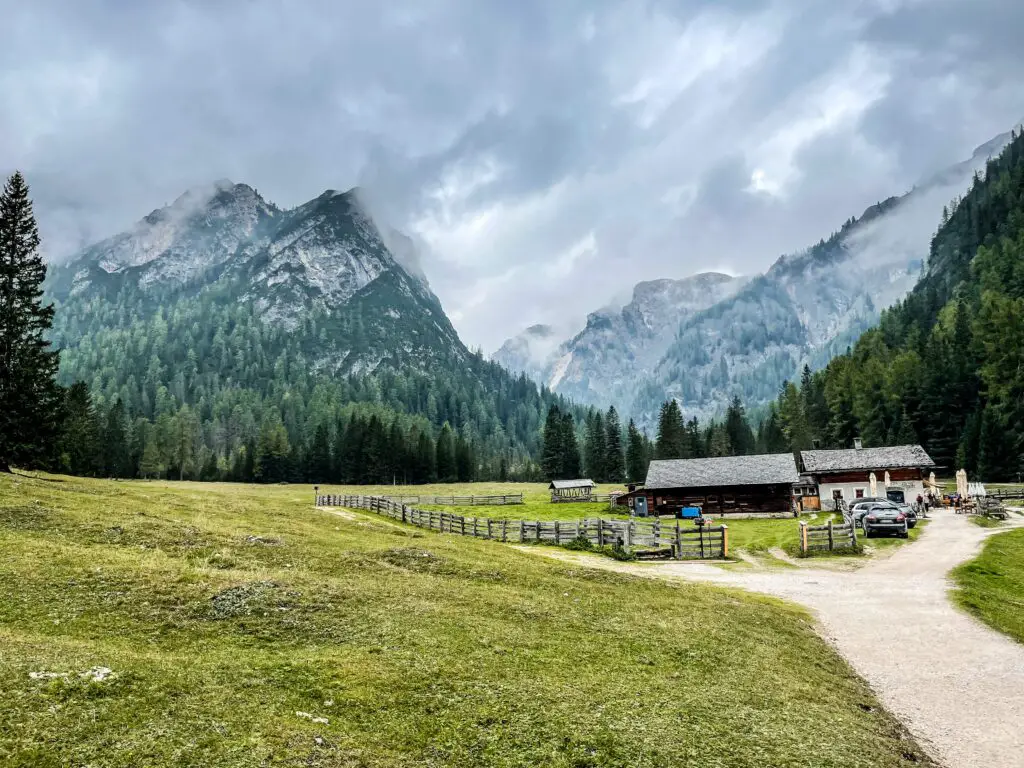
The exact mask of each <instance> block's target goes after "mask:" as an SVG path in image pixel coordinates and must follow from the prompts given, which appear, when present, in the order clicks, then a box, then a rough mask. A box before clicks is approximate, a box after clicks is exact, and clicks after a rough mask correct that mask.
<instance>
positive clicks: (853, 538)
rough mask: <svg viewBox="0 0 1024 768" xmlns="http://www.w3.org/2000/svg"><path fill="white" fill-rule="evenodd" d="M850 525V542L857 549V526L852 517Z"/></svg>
mask: <svg viewBox="0 0 1024 768" xmlns="http://www.w3.org/2000/svg"><path fill="white" fill-rule="evenodd" d="M849 526H850V544H852V545H853V548H854V549H856V548H857V526H856V525H854V523H853V520H852V519H851V520H850V522H849Z"/></svg>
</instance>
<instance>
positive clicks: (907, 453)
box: [800, 440, 935, 510]
mask: <svg viewBox="0 0 1024 768" xmlns="http://www.w3.org/2000/svg"><path fill="white" fill-rule="evenodd" d="M800 462H801V464H802V465H803V466H802V467H801V469H802V470H803V471H804V472H805V473H806V474H807V475H809V476H810V477H812V478H813V479H814V482H815V483H816V484H817V486H818V495H819V497H820V499H821V507H822V509H829V510H833V509H836V506H837V502H838V501H839V500H840V499H841V500H843V501H845V502H846V503H847V504H849V503H850V502H852V501H855V500H856V499H862V498H866V497H870V496H872V493H871V475H872V474H874V476H875V494H874V495H876V496H879V497H886V498H889V499H891V500H892V501H897V502H906V503H908V504H912V503H913V502H914V500H915V499H917V497H918V495H924V492H925V488H924V479H925V475H926V474H927V472H928V471H930V470H932V469H934V468H935V462H934V461H932V459H931V456H929V455H928V454H927V453H926V452H925V450H924V448H922V447H921V446H920V445H896V446H890V447H888V448H862V447H860V441H859V440H857V441H855V444H854V447H853V448H844V449H840V450H827V451H801V452H800Z"/></svg>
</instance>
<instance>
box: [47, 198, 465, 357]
mask: <svg viewBox="0 0 1024 768" xmlns="http://www.w3.org/2000/svg"><path fill="white" fill-rule="evenodd" d="M385 232H386V234H382V233H381V230H380V229H378V227H377V225H376V224H375V223H374V221H373V220H372V219H371V218H370V216H369V215H368V214H367V213H366V211H365V209H364V207H363V206H362V205H361V203H360V200H359V193H358V190H350V191H348V192H336V191H334V190H327V191H326V192H324V193H323V194H321V195H320V196H318V197H316V198H314V199H313V200H310V201H309V202H307V203H304V204H302V205H300V206H298V207H297V208H294V209H291V210H281V209H280V208H278V207H277V206H275V205H273V204H272V203H269V202H267V201H265V200H264V199H263V198H262V197H260V195H259V194H258V193H257V192H256V191H255V190H254V189H253V188H252V187H249V186H247V185H245V184H234V183H232V182H230V181H226V180H222V181H218V182H216V183H215V184H214V185H212V186H210V187H206V188H200V189H196V190H190V191H189V192H186V193H185V194H183V195H182V196H181V197H179V198H178V199H177V200H175V201H174V203H172V204H171V205H169V206H167V207H165V208H161V209H158V210H156V211H153V212H152V213H150V214H149V215H148V216H146V217H144V218H143V219H142V220H141V221H139V222H138V223H137V224H135V225H134V226H133V227H132V228H131V229H130V230H128V231H126V232H123V233H121V234H118V235H115V236H114V237H111V238H108V239H107V240H104V241H102V242H100V243H97V244H95V245H93V246H90V247H88V248H86V249H85V250H84V251H82V252H81V253H79V254H77V255H75V256H73V257H72V258H71V259H70V260H69V261H68V262H67V264H66V266H64V267H61V268H57V269H56V270H54V271H53V275H52V277H51V279H50V281H49V284H48V290H49V293H50V294H51V295H52V296H54V297H55V298H56V299H57V300H58V301H60V302H61V304H62V305H64V313H65V314H69V313H70V314H72V315H74V314H75V312H76V310H77V309H80V308H82V307H84V306H87V305H88V304H89V302H90V301H92V300H94V299H96V298H97V297H104V298H106V299H108V300H114V299H115V298H116V297H117V296H121V295H123V294H124V293H125V292H127V293H130V294H132V295H137V296H138V299H139V303H140V306H148V307H150V309H151V310H152V311H157V309H158V308H159V307H167V306H169V305H170V304H171V303H172V302H173V301H174V300H175V299H177V298H182V297H190V296H196V295H199V294H211V295H216V296H217V297H218V299H219V300H220V301H224V302H228V303H240V304H242V305H246V306H251V307H252V308H253V310H254V312H255V313H256V314H257V315H258V316H259V318H260V319H261V320H262V322H264V323H265V324H269V325H276V326H281V327H283V328H285V329H297V328H298V327H299V326H300V325H301V323H302V322H304V321H305V320H306V319H308V318H310V317H320V318H322V321H323V322H324V324H325V325H326V326H327V327H331V328H332V333H330V334H320V337H319V338H317V339H315V340H310V343H309V344H308V345H307V349H306V352H307V354H309V355H310V357H311V358H313V360H314V364H315V365H316V366H318V367H321V368H324V369H327V370H330V371H333V372H337V373H352V372H363V371H373V370H376V369H377V368H378V367H379V366H380V365H382V364H384V363H388V364H390V365H391V366H392V367H400V366H401V365H404V364H408V363H416V364H418V365H423V364H426V363H428V362H429V361H431V360H441V359H444V360H449V359H454V360H464V359H465V358H466V357H467V356H468V351H467V350H466V348H465V346H464V345H463V344H462V342H461V341H460V339H459V337H458V335H457V333H456V332H455V330H454V328H453V327H452V325H451V323H450V322H449V321H448V318H447V316H446V315H445V313H444V311H443V309H442V308H441V304H440V302H439V301H438V299H437V297H436V296H434V294H433V293H432V292H431V290H430V288H429V286H428V284H427V282H426V280H425V278H423V277H422V276H421V275H414V274H411V273H410V272H409V271H407V270H406V269H405V268H404V267H403V266H402V263H401V262H402V261H406V262H408V261H409V254H408V250H409V249H411V248H413V245H412V243H411V241H410V240H408V238H404V236H403V235H401V234H400V233H397V232H394V231H393V230H390V229H387V230H385ZM385 237H386V238H387V240H388V241H389V242H392V243H394V244H395V247H396V248H398V249H404V252H403V254H402V257H401V259H400V257H398V256H396V255H395V254H393V253H392V251H391V250H389V248H388V246H387V245H386V244H385Z"/></svg>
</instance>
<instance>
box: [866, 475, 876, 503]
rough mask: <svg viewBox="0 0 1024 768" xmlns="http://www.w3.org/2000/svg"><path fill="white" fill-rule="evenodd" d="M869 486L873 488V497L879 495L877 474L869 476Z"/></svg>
mask: <svg viewBox="0 0 1024 768" xmlns="http://www.w3.org/2000/svg"><path fill="white" fill-rule="evenodd" d="M868 485H870V486H871V494H870V495H871V497H872V498H874V497H875V496H877V495H878V478H877V477H875V473H874V472H872V473H871V474H870V475H868Z"/></svg>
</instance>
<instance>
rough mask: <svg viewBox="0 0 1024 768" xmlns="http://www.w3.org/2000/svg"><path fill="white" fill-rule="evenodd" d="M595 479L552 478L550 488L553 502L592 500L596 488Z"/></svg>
mask: <svg viewBox="0 0 1024 768" xmlns="http://www.w3.org/2000/svg"><path fill="white" fill-rule="evenodd" d="M596 487H597V486H596V485H595V484H594V481H593V480H552V481H551V485H549V486H548V490H549V491H551V503H552V504H557V503H559V502H563V501H591V500H592V496H593V494H594V488H596Z"/></svg>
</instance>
